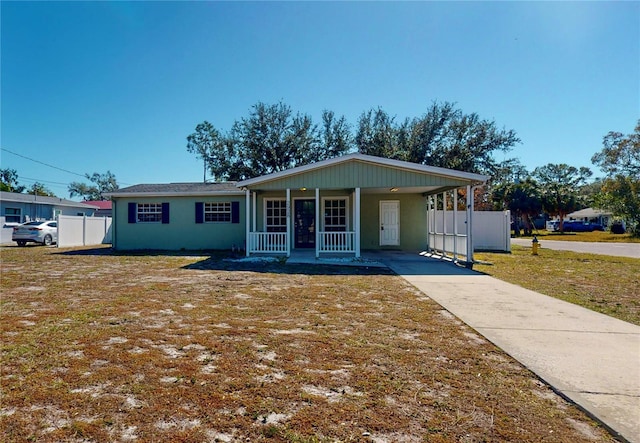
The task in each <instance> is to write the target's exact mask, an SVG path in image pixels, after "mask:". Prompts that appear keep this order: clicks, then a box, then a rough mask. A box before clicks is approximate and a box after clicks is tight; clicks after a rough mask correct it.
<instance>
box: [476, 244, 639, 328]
mask: <svg viewBox="0 0 640 443" xmlns="http://www.w3.org/2000/svg"><path fill="white" fill-rule="evenodd" d="M475 258H476V260H479V261H480V263H479V264H476V265H474V269H475V270H478V271H480V272H484V273H486V274H489V275H491V276H493V277H496V278H499V279H500V280H504V281H507V282H510V283H514V284H516V285H519V286H522V287H525V288H527V289H531V290H533V291H536V292H540V293H542V294H546V295H549V296H552V297H555V298H559V299H562V300H565V301H568V302H571V303H575V304H577V305H580V306H584V307H585V308H589V309H592V310H594V311H598V312H602V313H603V314H607V315H610V316H612V317H616V318H619V319H621V320H624V321H628V322H630V323H634V324H636V325H640V259H637V258H627V257H613V256H606V255H599V254H586V253H582V252H570V251H554V250H552V249H544V250H543V251H542V253H541V254H540V255H531V248H523V247H520V246H512V253H511V254H500V253H477V254H476V255H475Z"/></svg>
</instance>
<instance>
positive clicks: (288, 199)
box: [286, 188, 291, 257]
mask: <svg viewBox="0 0 640 443" xmlns="http://www.w3.org/2000/svg"><path fill="white" fill-rule="evenodd" d="M286 205H287V257H289V256H291V189H290V188H287V203H286Z"/></svg>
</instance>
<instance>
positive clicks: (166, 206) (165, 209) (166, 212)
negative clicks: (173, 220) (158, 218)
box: [162, 203, 169, 225]
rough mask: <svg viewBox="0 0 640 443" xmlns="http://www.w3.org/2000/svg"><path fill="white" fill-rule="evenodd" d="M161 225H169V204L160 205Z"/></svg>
mask: <svg viewBox="0 0 640 443" xmlns="http://www.w3.org/2000/svg"><path fill="white" fill-rule="evenodd" d="M162 223H163V224H165V225H166V224H167V223H169V203H163V204H162Z"/></svg>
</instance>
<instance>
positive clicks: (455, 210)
mask: <svg viewBox="0 0 640 443" xmlns="http://www.w3.org/2000/svg"><path fill="white" fill-rule="evenodd" d="M453 259H454V260H457V259H458V190H457V189H454V190H453Z"/></svg>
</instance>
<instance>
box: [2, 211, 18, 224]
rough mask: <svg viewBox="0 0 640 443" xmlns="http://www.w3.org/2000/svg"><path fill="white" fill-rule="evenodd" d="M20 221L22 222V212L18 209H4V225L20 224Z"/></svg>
mask: <svg viewBox="0 0 640 443" xmlns="http://www.w3.org/2000/svg"><path fill="white" fill-rule="evenodd" d="M21 220H22V210H21V209H20V208H5V209H4V221H5V223H20V221H21Z"/></svg>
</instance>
